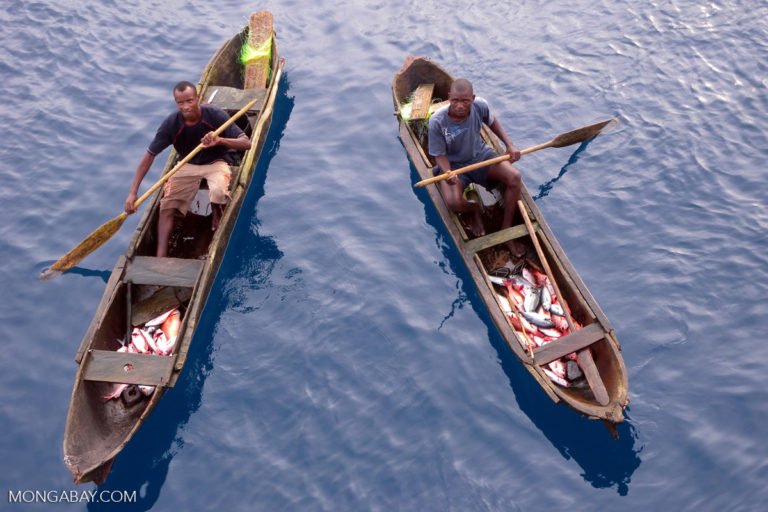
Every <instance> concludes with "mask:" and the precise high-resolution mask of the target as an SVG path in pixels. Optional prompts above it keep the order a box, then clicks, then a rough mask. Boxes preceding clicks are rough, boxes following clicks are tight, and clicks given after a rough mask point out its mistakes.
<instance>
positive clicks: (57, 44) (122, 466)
mask: <svg viewBox="0 0 768 512" xmlns="http://www.w3.org/2000/svg"><path fill="white" fill-rule="evenodd" d="M261 8H267V9H269V10H271V11H272V13H273V14H274V18H275V25H276V29H277V35H278V40H279V44H280V51H281V53H282V54H283V55H284V56H285V57H286V59H287V66H286V73H285V75H284V79H283V81H282V83H281V86H280V90H279V96H278V99H277V105H276V110H275V118H274V122H273V124H272V129H271V131H270V133H269V138H268V140H267V145H266V147H265V151H264V154H263V158H262V159H261V161H260V162H259V164H258V166H257V171H256V177H255V180H254V183H253V186H252V188H251V190H250V191H249V193H248V196H247V198H246V203H245V205H244V207H243V210H242V212H241V214H240V218H239V220H238V223H237V226H236V229H235V239H234V240H233V241H232V243H231V244H230V246H229V249H228V251H227V253H226V256H225V258H224V262H223V265H222V268H221V270H220V273H219V275H218V278H217V280H216V282H215V285H214V287H213V289H212V291H211V296H210V299H209V301H208V304H207V306H206V309H205V312H204V315H203V318H202V320H201V323H200V325H199V328H198V331H197V333H196V336H195V339H194V342H193V345H192V348H191V353H190V357H189V359H188V361H187V365H186V368H185V370H184V373H183V375H182V377H181V379H180V380H179V382H178V384H177V385H176V387H175V388H173V389H171V390H170V391H169V392H168V393H167V394H166V395H165V397H164V398H163V400H162V401H161V403H160V405H159V406H158V407H157V409H156V410H155V412H154V413H153V414H152V416H151V417H150V419H149V420H148V421H147V422H146V424H145V425H144V426H143V427H142V429H141V430H140V432H139V433H138V435H137V436H136V437H135V438H134V439H133V440H132V441H131V442H130V443H129V444H128V446H126V448H125V449H124V450H123V452H122V453H121V454H120V455H119V456H118V457H117V459H116V461H115V464H114V467H113V469H112V472H111V474H110V476H109V479H108V480H107V482H106V483H105V484H104V485H103V486H102V487H100V488H98V490H109V491H128V492H133V491H136V496H137V501H136V503H130V504H125V503H123V504H120V503H90V504H89V503H85V502H82V503H73V504H66V503H59V504H51V503H43V502H42V501H40V500H36V502H35V503H29V504H25V505H22V504H13V503H9V496H10V494H9V493H11V492H19V491H43V492H45V491H55V492H58V493H62V492H64V491H69V490H72V489H78V490H97V488H96V486H94V485H93V484H86V485H84V486H80V487H77V488H76V487H75V486H73V484H72V483H71V477H70V474H69V472H68V471H67V469H66V467H65V465H64V463H63V461H62V457H63V453H62V440H63V435H64V425H65V418H66V414H67V409H68V403H69V396H70V393H71V389H72V383H73V380H74V377H75V371H76V365H75V363H74V361H73V357H74V355H75V352H76V350H77V347H78V346H79V343H80V341H81V339H82V336H83V334H84V333H85V330H86V329H87V327H88V325H89V323H90V321H91V318H92V316H93V313H94V311H95V309H96V306H97V304H98V302H99V299H100V297H101V293H102V291H103V289H104V285H105V281H106V279H107V278H108V277H109V274H110V271H111V269H112V267H113V265H114V262H115V260H116V259H117V257H118V256H119V255H120V254H122V253H123V251H124V250H125V248H126V247H127V245H128V242H129V240H130V237H131V236H132V234H133V230H134V228H135V226H136V223H137V222H138V216H132V217H131V218H129V220H128V221H127V222H126V224H125V225H124V226H123V228H122V229H121V230H120V232H119V233H118V234H117V235H115V236H114V237H113V238H112V239H111V240H110V241H109V242H108V243H107V244H106V245H104V246H103V247H102V248H101V249H99V250H98V251H96V252H95V253H93V254H92V255H91V256H89V257H88V258H87V259H85V260H83V261H82V262H81V263H80V264H79V265H78V266H77V267H76V268H74V269H73V270H72V271H71V272H69V273H67V274H65V275H63V276H60V277H58V278H57V279H54V280H52V281H48V282H42V281H39V280H38V279H37V275H38V273H39V272H40V271H41V270H42V269H43V268H45V267H46V266H47V265H50V264H51V263H52V262H53V261H55V260H56V259H58V258H59V257H60V256H62V255H63V254H65V253H66V252H67V251H69V250H70V249H71V248H72V247H74V245H76V244H77V243H78V242H79V241H80V240H82V239H83V238H84V237H85V236H87V235H88V234H89V233H90V232H92V231H93V230H94V229H95V228H96V227H98V226H99V225H100V224H101V223H102V222H104V221H106V220H108V219H110V218H112V217H114V216H116V215H117V214H119V213H120V211H121V210H122V204H123V201H124V199H125V196H126V194H127V192H128V187H129V184H130V181H131V178H132V176H133V171H134V169H135V167H136V164H137V163H138V161H139V159H140V158H141V156H142V154H143V152H144V150H145V148H146V146H147V144H148V143H149V141H150V140H151V138H152V135H153V134H154V131H155V130H156V128H157V126H158V124H159V122H160V121H161V120H162V118H163V117H164V116H165V115H166V114H167V113H168V112H170V111H172V110H173V108H174V104H173V102H172V99H171V94H170V89H171V87H172V86H173V84H174V83H175V82H177V81H179V80H185V79H186V80H193V81H194V80H197V78H198V77H199V76H200V72H201V71H202V69H203V68H204V66H205V65H206V63H207V62H208V60H209V58H210V57H211V56H212V55H213V54H214V52H215V51H216V50H217V49H218V48H219V46H220V45H221V44H222V43H223V42H224V41H225V40H227V39H228V38H230V37H231V36H232V35H233V34H234V33H236V32H237V31H239V30H240V28H241V27H242V26H243V25H244V24H245V23H246V20H247V17H248V15H249V14H250V13H251V12H253V11H256V10H259V9H261ZM0 27H2V29H0V30H1V31H2V42H0V79H1V80H0V83H2V91H3V102H2V104H1V105H0V112H2V117H3V120H4V126H5V135H4V136H3V137H2V138H0V176H1V177H2V185H0V218H1V219H2V223H0V257H2V261H3V264H2V266H1V267H0V288H1V289H2V297H3V298H2V301H1V302H0V339H2V350H0V431H2V435H0V491H2V493H3V495H2V496H0V509H2V510H49V509H53V510H86V509H87V510H91V511H99V510H131V511H143V510H150V509H152V510H162V511H166V510H171V511H175V510H205V511H208V510H210V511H220V510H236V511H240V510H243V511H246V510H247V511H254V510H290V511H308V510H312V511H315V510H328V511H338V510H344V511H361V510H372V511H390V510H403V511H414V510H430V511H431V510H435V511H444V510H455V511H470V510H472V511H475V510H489V511H509V510H520V511H540V510H569V511H581V510H584V511H591V510H622V511H629V510H632V511H647V510H680V511H683V510H685V511H688V510H690V511H694V510H695V511H702V510H706V511H709V510H713V511H721V510H729V511H752V510H764V509H765V508H764V507H765V505H766V504H767V503H768V485H766V482H768V462H767V461H768V443H766V437H767V436H768V426H767V425H768V423H766V418H768V395H767V394H766V386H767V385H768V368H766V367H767V366H768V356H767V355H766V354H767V351H766V341H765V335H766V332H767V331H768V329H766V328H767V327H768V321H767V320H766V314H765V312H764V308H765V305H766V298H768V257H767V256H766V254H768V236H767V233H768V206H767V201H766V198H767V197H768V185H766V179H765V175H766V170H765V169H766V161H767V160H768V116H766V112H768V90H767V89H768V4H766V3H765V2H763V1H751V2H749V1H748V2H736V1H734V0H721V1H711V2H698V1H682V0H675V1H661V2H629V1H615V2H614V1H611V2H609V1H605V0H602V1H601V0H598V1H596V2H595V1H589V2H587V1H583V0H573V1H569V2H562V1H557V2H547V3H542V2H530V1H522V2H503V1H498V0H489V1H486V2H454V1H450V0H449V1H447V2H437V1H434V0H422V1H418V2H416V1H407V2H391V3H390V2H382V1H368V2H353V1H349V0H340V1H333V2H331V1H326V0H320V1H315V2H310V1H306V0H305V1H296V0H288V1H283V2H277V1H266V2H263V3H262V4H258V3H256V4H253V3H248V2H235V1H231V0H221V1H216V2H189V1H179V0H166V1H159V0H137V1H134V2H115V1H113V0H106V1H103V2H86V1H82V0H72V1H67V2H62V1H52V0H41V1H27V0H22V1H14V2H12V1H6V2H3V8H2V9H0ZM409 54H414V55H426V56H429V57H431V58H432V59H433V60H435V61H437V62H439V63H441V64H442V65H444V66H445V67H446V69H448V70H449V71H450V72H451V73H452V74H453V75H454V76H465V77H468V78H470V79H471V80H473V82H474V85H475V92H476V93H477V94H478V95H480V96H483V97H485V98H486V99H487V100H488V101H489V103H490V105H491V108H492V109H493V111H494V112H495V113H496V114H497V115H498V117H499V118H500V119H501V121H502V123H503V124H504V126H505V127H506V130H507V132H508V133H509V134H510V136H511V138H512V140H513V141H514V142H515V143H516V145H517V146H518V148H521V149H522V148H525V147H529V146H533V145H536V144H540V143H542V142H545V141H547V140H549V139H550V138H552V137H553V136H555V135H557V134H558V133H562V132H565V131H567V130H570V129H573V128H576V127H579V126H583V125H586V124H589V123H591V122H595V121H598V120H600V119H604V118H607V117H615V118H617V119H618V120H619V123H618V126H617V127H616V129H614V130H613V131H612V132H610V133H608V134H605V135H602V136H600V137H598V138H597V139H595V140H593V141H592V142H590V143H589V144H587V145H586V146H581V147H570V148H563V149H548V150H545V151H540V152H537V153H534V154H531V155H528V156H525V157H524V158H523V159H522V160H521V161H520V162H519V167H520V169H521V170H522V173H523V175H524V179H525V183H526V185H527V187H528V188H529V190H530V191H531V193H532V194H533V195H534V196H536V197H537V204H538V205H539V206H540V208H541V209H542V211H543V212H544V214H545V215H546V218H547V220H548V222H549V223H550V225H551V227H552V229H553V231H554V232H555V234H556V235H557V237H558V239H559V241H560V243H561V245H562V246H563V248H564V249H565V251H566V253H567V254H568V256H569V258H570V259H571V261H572V262H573V264H574V266H575V267H576V268H577V269H578V271H579V272H580V274H581V276H582V278H583V279H584V281H585V282H586V283H587V285H588V287H589V288H590V290H591V292H592V293H593V295H594V296H595V297H596V299H597V300H598V301H599V303H600V304H601V306H602V308H603V310H604V311H605V313H606V314H607V316H608V317H609V318H610V320H611V322H612V323H613V324H614V327H615V329H616V332H617V335H618V338H619V340H620V341H621V343H622V349H623V356H624V359H625V363H626V366H627V370H628V374H629V384H630V394H629V396H630V399H631V404H630V406H629V408H628V409H627V421H626V422H625V423H624V424H622V425H620V426H619V429H618V433H619V438H618V440H613V439H611V437H610V435H609V432H608V431H607V430H606V429H605V428H604V427H603V425H602V424H601V423H599V422H594V421H590V420H588V419H585V418H582V417H580V416H579V415H578V414H577V413H575V412H573V411H571V410H569V409H567V408H566V407H564V406H562V405H556V404H553V403H552V402H551V401H550V400H549V399H548V398H547V396H546V395H545V394H544V393H543V391H542V390H541V389H540V388H539V386H538V385H537V384H536V383H535V382H534V381H533V379H532V378H531V376H530V375H529V374H528V372H527V371H525V370H524V368H523V367H522V365H521V364H520V363H519V362H518V361H517V359H516V358H515V357H514V355H513V354H512V353H511V352H510V350H509V349H508V348H507V347H506V344H505V343H504V341H503V340H502V339H501V337H500V335H499V334H498V332H497V330H496V328H495V327H494V325H493V322H492V320H491V318H490V316H489V315H488V313H487V311H486V310H485V309H484V307H483V306H482V303H481V301H480V300H479V295H478V293H477V291H476V289H475V287H474V284H473V283H472V281H471V279H470V277H469V274H468V272H467V270H466V268H465V267H464V265H463V263H462V260H461V258H460V256H459V254H458V253H457V252H456V250H455V249H454V247H453V246H452V244H451V241H450V237H449V236H448V233H447V231H446V230H445V229H444V227H443V225H442V223H441V221H440V218H439V216H438V215H437V213H436V211H435V209H434V208H433V206H432V205H431V203H430V202H429V199H428V196H427V194H426V193H425V191H424V190H423V189H414V188H413V187H412V184H413V183H414V181H415V180H416V179H417V178H416V173H415V171H414V170H413V168H412V166H411V165H410V163H409V161H408V159H407V156H406V153H405V151H404V149H403V147H402V145H401V143H400V141H399V139H398V137H397V133H398V132H397V123H396V120H395V118H394V117H393V115H392V114H393V105H392V99H391V89H390V84H391V81H392V77H393V74H394V73H395V72H396V71H398V70H399V69H400V67H401V65H402V63H403V60H404V58H405V57H406V56H407V55H409ZM158 160H159V162H158V163H157V164H156V165H155V167H154V168H153V170H152V171H151V172H150V174H149V175H148V177H147V179H146V180H145V184H144V187H143V189H142V190H146V189H147V188H148V187H149V186H150V185H151V184H152V183H153V182H154V181H155V180H156V179H157V178H158V177H159V172H160V167H161V165H160V164H161V163H162V162H163V161H164V160H165V155H163V157H162V158H159V159H158ZM49 495H50V494H49Z"/></svg>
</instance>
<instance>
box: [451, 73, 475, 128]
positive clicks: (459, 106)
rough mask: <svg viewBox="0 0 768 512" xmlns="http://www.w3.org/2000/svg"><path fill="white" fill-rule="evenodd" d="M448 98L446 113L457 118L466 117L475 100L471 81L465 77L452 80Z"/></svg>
mask: <svg viewBox="0 0 768 512" xmlns="http://www.w3.org/2000/svg"><path fill="white" fill-rule="evenodd" d="M448 100H449V101H450V102H451V106H450V107H449V109H448V115H450V116H451V117H454V118H458V119H464V118H465V117H467V116H468V115H469V113H470V111H471V110H472V102H473V101H475V93H474V91H473V89H472V82H470V81H469V80H467V79H465V78H458V79H456V80H454V81H453V83H452V84H451V90H450V91H449V92H448Z"/></svg>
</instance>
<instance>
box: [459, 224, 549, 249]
mask: <svg viewBox="0 0 768 512" xmlns="http://www.w3.org/2000/svg"><path fill="white" fill-rule="evenodd" d="M535 226H536V224H535V223H534V227H535ZM527 235H528V230H527V229H526V227H525V225H524V224H519V225H517V226H511V227H508V228H506V229H502V230H499V231H496V232H494V233H491V234H489V235H485V236H481V237H480V238H475V239H472V240H469V241H467V243H466V248H467V250H468V251H470V252H480V251H482V250H483V249H487V248H489V247H493V246H494V245H499V244H503V243H504V242H508V241H509V240H512V239H515V238H520V237H522V236H527Z"/></svg>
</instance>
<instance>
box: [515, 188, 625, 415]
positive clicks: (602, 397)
mask: <svg viewBox="0 0 768 512" xmlns="http://www.w3.org/2000/svg"><path fill="white" fill-rule="evenodd" d="M517 206H518V208H520V214H521V215H522V216H523V221H525V226H526V227H527V228H528V234H529V235H530V237H531V241H533V246H534V247H535V248H536V254H538V255H539V260H540V261H541V265H542V267H544V272H545V273H546V274H547V278H548V279H549V282H550V283H552V287H553V288H554V289H555V295H556V296H557V297H558V298H559V299H560V300H562V301H563V311H565V319H566V320H567V321H568V327H569V328H570V330H571V333H574V332H576V326H575V325H574V324H573V318H572V317H571V312H570V311H569V310H568V307H567V306H566V305H565V298H564V297H563V295H562V294H561V293H560V288H559V287H558V286H557V282H556V281H555V280H554V278H553V277H552V269H551V268H550V267H549V263H548V262H547V258H546V257H545V256H544V250H543V249H542V248H541V245H540V244H539V237H538V236H537V235H536V231H535V230H534V229H533V224H532V223H531V218H530V217H529V216H528V211H527V210H526V208H525V204H524V203H523V202H522V201H518V202H517ZM578 357H579V362H580V365H581V368H582V370H584V376H585V377H586V378H587V382H588V383H589V387H590V388H591V389H592V393H594V395H595V400H597V402H598V403H599V404H600V405H608V403H610V398H609V397H608V391H607V390H606V389H605V384H603V380H602V379H601V378H600V374H599V373H598V370H597V367H596V366H595V361H594V360H593V359H592V354H591V353H590V351H589V349H588V348H585V349H582V350H580V351H579V353H578Z"/></svg>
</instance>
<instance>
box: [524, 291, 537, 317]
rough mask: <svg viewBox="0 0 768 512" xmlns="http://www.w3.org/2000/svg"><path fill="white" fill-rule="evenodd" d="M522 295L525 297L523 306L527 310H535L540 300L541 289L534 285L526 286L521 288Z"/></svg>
mask: <svg viewBox="0 0 768 512" xmlns="http://www.w3.org/2000/svg"><path fill="white" fill-rule="evenodd" d="M523 297H524V298H525V302H523V308H525V310H526V311H528V312H533V311H536V309H538V307H539V302H540V301H541V290H540V289H538V288H536V287H529V286H526V287H524V288H523Z"/></svg>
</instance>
